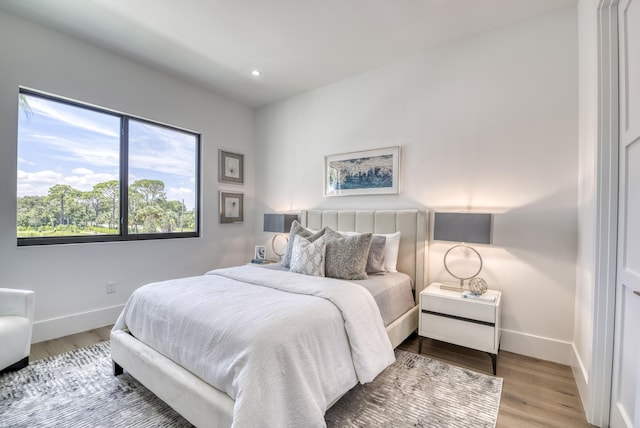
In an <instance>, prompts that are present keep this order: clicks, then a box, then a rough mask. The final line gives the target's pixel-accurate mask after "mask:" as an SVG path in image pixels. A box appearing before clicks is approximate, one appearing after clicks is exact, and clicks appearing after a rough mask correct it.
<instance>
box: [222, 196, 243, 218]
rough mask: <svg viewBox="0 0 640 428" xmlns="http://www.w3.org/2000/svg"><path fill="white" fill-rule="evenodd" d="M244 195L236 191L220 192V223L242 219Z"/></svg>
mask: <svg viewBox="0 0 640 428" xmlns="http://www.w3.org/2000/svg"><path fill="white" fill-rule="evenodd" d="M243 199H244V195H243V194H242V193H237V192H224V191H221V192H220V223H242V222H243V221H244V213H243V211H244V207H243Z"/></svg>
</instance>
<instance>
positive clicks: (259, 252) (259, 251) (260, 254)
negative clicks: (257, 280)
mask: <svg viewBox="0 0 640 428" xmlns="http://www.w3.org/2000/svg"><path fill="white" fill-rule="evenodd" d="M266 254H267V247H266V246H264V245H256V252H255V254H254V256H253V258H254V259H256V260H264V259H265V255H266Z"/></svg>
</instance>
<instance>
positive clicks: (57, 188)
mask: <svg viewBox="0 0 640 428" xmlns="http://www.w3.org/2000/svg"><path fill="white" fill-rule="evenodd" d="M76 194H78V191H77V190H75V189H74V188H73V187H71V186H69V185H68V184H56V185H53V186H51V187H50V188H49V199H50V200H51V201H52V202H55V203H57V202H59V203H60V205H59V210H60V211H59V212H60V217H59V220H58V224H64V223H65V222H64V220H65V217H64V205H65V202H67V201H68V200H70V199H71V198H73V197H74V196H75V195H76Z"/></svg>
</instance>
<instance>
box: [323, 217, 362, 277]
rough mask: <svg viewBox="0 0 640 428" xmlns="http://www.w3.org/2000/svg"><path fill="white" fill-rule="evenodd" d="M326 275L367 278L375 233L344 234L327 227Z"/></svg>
mask: <svg viewBox="0 0 640 428" xmlns="http://www.w3.org/2000/svg"><path fill="white" fill-rule="evenodd" d="M325 236H326V239H327V252H326V261H325V270H326V276H328V277H331V278H339V279H367V272H366V267H367V258H368V256H369V247H371V239H372V237H373V234H371V233H360V234H358V235H354V236H343V235H342V234H340V233H339V232H336V231H334V230H332V229H329V228H327V230H326V233H325Z"/></svg>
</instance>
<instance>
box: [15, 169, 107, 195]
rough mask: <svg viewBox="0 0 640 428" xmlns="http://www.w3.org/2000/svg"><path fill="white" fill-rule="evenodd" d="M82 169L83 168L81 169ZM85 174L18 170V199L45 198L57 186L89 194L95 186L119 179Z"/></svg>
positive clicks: (104, 175)
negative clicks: (65, 174) (64, 185)
mask: <svg viewBox="0 0 640 428" xmlns="http://www.w3.org/2000/svg"><path fill="white" fill-rule="evenodd" d="M79 169H82V168H79ZM86 171H89V170H85V171H84V172H85V174H84V175H69V176H66V177H65V176H64V175H63V174H61V173H59V172H56V171H50V170H46V171H36V172H27V171H23V170H18V191H17V195H18V197H22V196H44V195H47V194H48V193H49V188H50V187H51V186H54V185H56V184H67V185H69V186H71V187H73V188H74V189H76V190H81V191H83V192H87V191H89V190H92V189H93V186H94V185H96V184H98V183H103V182H105V181H110V180H117V179H118V177H117V175H115V174H101V173H98V174H94V173H91V171H89V172H90V174H86Z"/></svg>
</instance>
